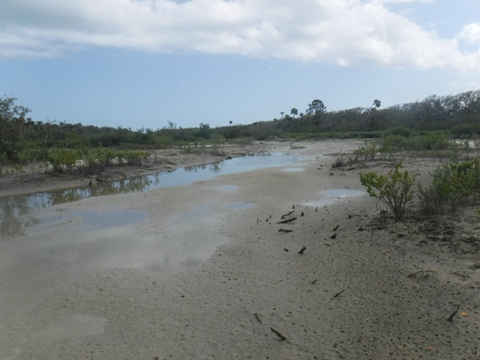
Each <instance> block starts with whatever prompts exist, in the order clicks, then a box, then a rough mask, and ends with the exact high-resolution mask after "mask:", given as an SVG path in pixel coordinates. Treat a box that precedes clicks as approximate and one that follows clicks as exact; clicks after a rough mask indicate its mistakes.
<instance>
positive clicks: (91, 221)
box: [27, 210, 147, 235]
mask: <svg viewBox="0 0 480 360" xmlns="http://www.w3.org/2000/svg"><path fill="white" fill-rule="evenodd" d="M146 217H147V212H145V211H134V210H111V211H106V212H97V211H94V210H88V211H78V212H73V213H70V214H68V215H64V214H55V215H46V216H43V217H41V218H40V219H39V221H38V224H36V225H35V226H32V228H30V229H29V231H28V232H27V234H28V235H40V234H44V233H47V232H50V231H52V229H55V228H57V227H60V226H62V225H65V226H68V228H69V230H70V231H78V232H80V231H81V232H85V231H98V230H104V229H112V228H119V227H128V226H131V225H135V224H138V223H140V222H142V221H143V220H144V219H145V218H146Z"/></svg>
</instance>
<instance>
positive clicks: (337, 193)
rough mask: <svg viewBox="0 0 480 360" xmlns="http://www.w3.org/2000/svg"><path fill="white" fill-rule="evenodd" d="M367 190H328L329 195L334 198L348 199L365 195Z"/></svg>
mask: <svg viewBox="0 0 480 360" xmlns="http://www.w3.org/2000/svg"><path fill="white" fill-rule="evenodd" d="M366 193H367V192H366V191H362V190H348V189H334V190H327V195H328V197H330V198H334V199H347V198H354V197H359V196H363V195H365V194H366Z"/></svg>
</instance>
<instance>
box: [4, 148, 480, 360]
mask: <svg viewBox="0 0 480 360" xmlns="http://www.w3.org/2000/svg"><path fill="white" fill-rule="evenodd" d="M269 146H271V147H272V148H274V149H281V150H282V151H287V152H292V153H302V154H306V155H309V156H310V159H311V160H309V161H306V162H304V163H302V164H301V167H302V169H303V171H284V170H283V168H282V167H278V168H268V169H261V170H256V171H252V172H243V173H238V174H231V175H225V176H219V177H216V178H214V179H211V180H207V181H200V182H197V183H194V184H191V185H188V186H183V187H179V188H175V187H174V188H168V189H157V190H152V191H149V192H147V193H135V194H124V195H115V196H107V197H96V198H89V199H84V200H81V201H79V202H75V203H70V204H61V205H58V206H55V207H54V208H53V209H51V210H52V211H54V212H56V213H63V214H68V213H72V212H82V211H91V210H92V209H94V210H95V211H96V212H97V213H98V214H108V212H109V211H112V209H115V211H122V210H125V211H141V212H145V213H146V214H148V215H147V216H146V217H145V218H144V219H142V220H141V221H139V222H133V223H129V224H125V226H118V227H117V228H115V229H101V230H97V231H99V232H97V233H95V230H94V233H91V232H88V231H79V230H78V229H77V231H74V232H71V231H69V229H70V227H71V226H73V225H75V223H72V224H70V223H69V222H68V221H67V222H62V223H59V224H57V225H58V226H57V228H56V230H55V232H54V234H57V235H55V236H58V234H61V236H59V237H58V238H55V239H53V238H50V236H51V233H49V232H48V231H47V232H45V233H43V234H41V235H39V236H37V237H32V236H25V237H23V238H21V239H20V240H21V241H17V242H13V243H5V244H4V245H3V246H2V255H1V257H0V259H1V261H2V264H7V265H2V266H0V279H1V281H0V284H1V285H0V286H1V295H0V296H1V298H2V300H4V301H5V302H4V303H6V304H8V305H7V308H5V307H4V308H3V309H2V310H1V311H0V315H1V317H0V358H1V359H32V358H35V359H170V358H172V359H248V358H251V359H457V358H458V359H476V358H478V355H477V354H476V351H477V350H476V349H477V346H478V345H479V344H480V338H479V337H480V331H479V325H480V320H479V319H480V308H479V305H478V304H479V300H480V294H479V286H480V277H479V271H478V270H476V268H475V266H474V265H475V263H476V261H477V260H480V259H478V253H475V252H474V251H471V252H470V253H468V252H466V251H464V252H454V251H451V249H450V248H448V247H445V246H440V245H439V244H438V243H432V242H429V243H428V242H427V243H422V241H424V238H426V236H424V235H425V234H424V233H422V232H421V229H423V228H422V226H423V227H424V225H423V224H420V225H419V224H418V223H413V222H405V223H395V222H393V221H391V220H389V219H383V220H382V219H381V218H379V216H378V213H379V211H378V208H377V203H376V202H375V200H374V199H371V198H369V197H368V196H367V195H363V196H358V195H359V194H356V196H352V197H349V196H346V197H342V196H337V197H335V198H334V199H330V201H329V202H323V203H322V202H321V201H323V200H326V199H328V190H332V189H347V190H359V191H363V190H364V189H363V188H362V186H361V184H360V182H359V178H358V172H359V171H360V170H361V169H354V170H351V171H332V170H331V168H330V166H329V165H330V164H331V163H332V162H333V161H334V160H335V156H331V155H329V154H333V153H337V152H339V151H341V150H348V149H355V148H356V147H358V143H357V142H354V141H325V142H303V143H301V146H299V147H298V148H296V149H291V148H290V146H289V143H276V144H271V145H269ZM415 161H416V160H411V162H408V161H407V162H406V166H411V168H412V170H415V169H416V167H417V163H416V162H415ZM298 166H300V165H298ZM385 166H386V164H384V163H379V164H371V168H373V169H375V170H378V171H385V169H387V170H388V168H387V167H385ZM296 167H297V166H296ZM428 170H429V168H428V166H423V167H422V171H428ZM225 187H227V188H225ZM225 189H227V191H226V190H225ZM312 202H313V204H314V203H315V202H319V204H325V205H318V206H315V205H312ZM232 203H233V204H241V203H248V204H251V205H249V206H245V207H242V206H233V207H228V206H226V205H228V204H232ZM286 214H289V215H286ZM282 217H283V218H282ZM293 217H296V220H294V221H291V222H288V223H280V222H281V221H282V220H285V219H288V218H293ZM467 222H468V223H472V221H471V220H469V221H467ZM458 223H459V224H460V222H458ZM281 229H283V230H290V232H283V231H279V230H281ZM334 229H335V230H334ZM472 231H473V230H472ZM93 234H95V236H94V235H93ZM62 239H63V240H62ZM51 241H58V242H59V245H58V246H59V250H58V251H56V252H54V253H52V252H51V251H50V249H51V248H50V247H47V245H45V246H46V247H43V245H42V244H48V242H51ZM92 242H94V243H95V242H96V243H98V245H92ZM62 244H63V246H64V247H63V248H62ZM462 244H463V243H462ZM462 246H471V245H470V244H469V243H467V242H464V245H462ZM303 247H305V250H304V251H303V253H302V254H299V251H300V250H301V249H302V248H303ZM25 249H27V250H25ZM45 249H48V251H46V250H45ZM465 249H467V250H468V249H470V247H465ZM472 249H474V248H472ZM459 274H460V275H459ZM457 305H458V308H459V310H460V311H459V313H458V314H457V315H456V316H455V317H454V319H453V321H452V322H449V321H446V319H447V318H448V316H449V315H450V314H451V313H452V312H453V311H454V310H455V309H456V306H457ZM461 313H464V315H465V316H462V314H461Z"/></svg>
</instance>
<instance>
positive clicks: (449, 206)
mask: <svg viewBox="0 0 480 360" xmlns="http://www.w3.org/2000/svg"><path fill="white" fill-rule="evenodd" d="M479 191H480V158H478V157H477V158H475V159H473V160H471V161H464V162H461V163H456V164H445V165H442V166H440V167H438V168H437V169H435V171H434V172H433V174H432V184H431V185H430V186H429V187H427V188H424V187H422V186H421V185H419V202H420V208H421V210H422V212H424V213H425V214H428V215H431V214H439V213H443V212H445V211H446V210H450V211H451V212H455V211H457V209H458V207H459V206H462V205H466V204H468V203H472V202H474V201H475V200H476V199H477V195H478V193H479Z"/></svg>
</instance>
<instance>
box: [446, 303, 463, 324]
mask: <svg viewBox="0 0 480 360" xmlns="http://www.w3.org/2000/svg"><path fill="white" fill-rule="evenodd" d="M456 306H457V308H456V309H455V310H454V311H453V312H452V313H451V314H450V316H449V317H448V319H447V321H450V322H452V321H453V318H454V317H455V315H457V313H458V310H460V305H456Z"/></svg>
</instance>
